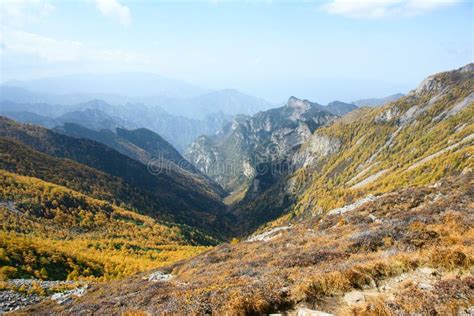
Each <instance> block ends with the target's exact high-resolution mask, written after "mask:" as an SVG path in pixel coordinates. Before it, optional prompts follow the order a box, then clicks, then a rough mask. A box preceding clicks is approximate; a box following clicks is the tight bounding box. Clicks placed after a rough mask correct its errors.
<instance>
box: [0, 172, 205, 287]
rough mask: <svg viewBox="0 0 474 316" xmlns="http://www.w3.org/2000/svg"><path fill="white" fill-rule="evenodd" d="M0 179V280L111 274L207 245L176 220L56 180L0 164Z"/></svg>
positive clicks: (156, 264)
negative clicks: (163, 221) (196, 243)
mask: <svg viewBox="0 0 474 316" xmlns="http://www.w3.org/2000/svg"><path fill="white" fill-rule="evenodd" d="M0 182H1V186H0V188H1V196H2V201H1V202H0V218H1V223H2V224H1V227H2V230H1V232H0V235H1V238H0V248H1V249H2V252H1V255H0V264H1V266H2V268H1V269H0V279H1V280H4V279H5V278H36V279H45V280H66V279H68V280H77V279H84V278H86V279H90V280H110V279H114V278H119V277H124V276H126V275H130V274H133V273H135V272H137V271H144V270H147V269H150V268H153V267H159V266H162V265H165V264H169V263H172V262H174V261H177V260H180V259H183V258H186V257H189V256H192V255H195V254H196V253H198V252H201V251H203V250H205V249H206V248H205V247H192V246H190V244H192V243H193V241H192V238H191V239H190V237H191V236H190V235H188V234H186V233H183V230H182V229H181V228H179V227H178V226H165V225H163V224H161V223H159V222H157V221H156V220H154V219H152V218H150V217H148V216H143V215H139V214H137V213H135V212H131V211H128V210H126V209H124V208H122V207H117V206H115V205H113V204H110V203H108V202H105V201H102V200H98V199H94V198H91V197H89V196H87V195H84V194H82V193H79V192H77V191H73V190H70V189H67V188H65V187H63V186H58V185H55V184H52V183H50V182H45V181H42V180H39V179H37V178H32V177H24V176H19V175H16V174H13V173H9V172H6V171H3V170H0ZM198 239H199V238H198Z"/></svg>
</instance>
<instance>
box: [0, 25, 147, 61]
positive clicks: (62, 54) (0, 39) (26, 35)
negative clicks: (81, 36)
mask: <svg viewBox="0 0 474 316" xmlns="http://www.w3.org/2000/svg"><path fill="white" fill-rule="evenodd" d="M0 47H1V48H2V54H5V55H7V54H8V55H10V56H18V55H31V56H35V57H39V58H40V59H43V60H45V61H47V62H104V63H107V62H110V63H137V64H146V63H150V62H151V58H149V57H148V56H145V55H143V54H138V53H134V52H128V51H123V50H118V49H98V48H94V47H89V46H88V45H86V44H84V43H82V42H78V41H69V40H58V39H54V38H51V37H46V36H42V35H38V34H35V33H30V32H25V31H21V30H15V29H10V28H8V27H3V28H2V30H1V32H0Z"/></svg>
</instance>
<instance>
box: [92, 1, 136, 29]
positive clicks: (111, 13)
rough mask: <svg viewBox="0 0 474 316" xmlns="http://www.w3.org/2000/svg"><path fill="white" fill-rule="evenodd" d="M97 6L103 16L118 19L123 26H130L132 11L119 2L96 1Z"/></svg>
mask: <svg viewBox="0 0 474 316" xmlns="http://www.w3.org/2000/svg"><path fill="white" fill-rule="evenodd" d="M95 5H96V6H97V8H98V9H99V11H100V12H101V13H102V14H103V15H105V16H108V17H113V18H116V19H118V20H119V22H120V23H121V24H122V25H125V26H129V25H130V23H131V21H132V18H131V16H130V9H129V8H128V7H127V6H125V5H123V4H120V3H119V2H118V1H117V0H95Z"/></svg>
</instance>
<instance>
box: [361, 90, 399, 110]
mask: <svg viewBox="0 0 474 316" xmlns="http://www.w3.org/2000/svg"><path fill="white" fill-rule="evenodd" d="M403 96H405V95H404V94H402V93H396V94H392V95H389V96H387V97H383V98H371V99H361V100H357V101H354V102H352V103H353V104H355V105H357V106H371V107H375V106H381V105H384V104H387V103H390V102H393V101H396V100H398V99H400V98H401V97H403Z"/></svg>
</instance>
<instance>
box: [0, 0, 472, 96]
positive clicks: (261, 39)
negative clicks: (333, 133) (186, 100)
mask: <svg viewBox="0 0 474 316" xmlns="http://www.w3.org/2000/svg"><path fill="white" fill-rule="evenodd" d="M473 12H474V1H470V0H465V1H463V0H424V1H420V0H365V1H354V0H324V1H310V0H305V1H290V0H286V1H277V0H273V1H271V0H266V1H250V0H247V1H219V0H210V1H205V0H202V1H151V0H148V1H146V0H135V1H125V0H83V1H72V0H70V1H65V0H63V1H54V0H0V14H1V15H0V63H1V69H0V80H1V81H2V82H3V81H8V80H27V79H33V78H41V77H50V76H59V75H68V74H80V73H120V72H150V73H156V74H160V75H163V76H167V77H170V78H174V79H179V80H184V81H187V82H189V83H192V84H196V85H199V86H201V87H204V88H210V89H224V88H232V89H237V90H240V91H242V92H245V93H248V94H252V95H255V96H259V97H263V98H266V99H268V100H270V101H274V102H278V101H283V100H286V99H287V98H288V97H289V96H291V95H295V96H297V97H300V98H306V99H310V100H312V101H315V102H320V103H327V102H329V101H332V100H336V99H337V100H342V101H353V100H356V99H360V98H369V97H382V96H385V95H389V94H393V93H397V92H403V93H406V92H408V91H409V90H410V89H413V88H415V87H416V85H417V84H418V83H419V82H420V81H421V80H422V79H423V78H425V77H426V76H428V75H430V74H433V73H436V72H440V71H444V70H449V69H454V68H458V67H461V66H463V65H465V64H467V63H470V62H473V60H474V58H473V57H474V16H473V15H474V13H473Z"/></svg>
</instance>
